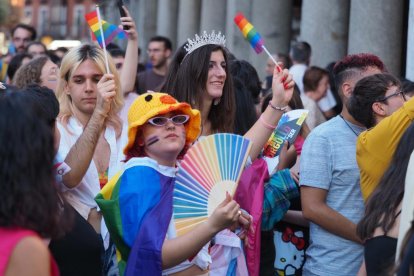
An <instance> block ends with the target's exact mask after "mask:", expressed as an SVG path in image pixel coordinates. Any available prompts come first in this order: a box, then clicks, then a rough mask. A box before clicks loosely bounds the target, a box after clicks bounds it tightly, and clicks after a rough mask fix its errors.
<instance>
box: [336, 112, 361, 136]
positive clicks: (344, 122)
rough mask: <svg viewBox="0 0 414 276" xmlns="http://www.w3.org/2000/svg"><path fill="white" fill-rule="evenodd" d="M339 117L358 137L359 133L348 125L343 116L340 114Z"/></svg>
mask: <svg viewBox="0 0 414 276" xmlns="http://www.w3.org/2000/svg"><path fill="white" fill-rule="evenodd" d="M339 117H341V119H342V120H343V121H344V123H345V124H346V125H347V126H348V127H349V129H350V130H351V131H352V132H353V133H354V134H355V136H356V137H358V133H356V132H355V130H354V129H353V128H352V127H351V126H350V125H349V124H348V122H347V121H346V120H345V119H344V117H342V115H340V114H339Z"/></svg>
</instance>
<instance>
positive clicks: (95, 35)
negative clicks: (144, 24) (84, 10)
mask: <svg viewBox="0 0 414 276" xmlns="http://www.w3.org/2000/svg"><path fill="white" fill-rule="evenodd" d="M85 19H86V21H87V22H88V25H89V27H90V28H91V30H92V39H93V40H94V41H98V43H99V46H101V48H103V47H104V43H105V45H107V44H109V43H111V41H112V40H114V38H119V39H123V38H126V37H127V34H126V32H124V30H122V29H120V28H118V27H117V26H116V25H113V24H110V23H108V22H106V21H105V20H101V24H102V30H103V39H104V41H103V39H102V35H101V29H100V26H99V18H98V12H97V10H94V11H93V12H90V13H88V14H86V15H85Z"/></svg>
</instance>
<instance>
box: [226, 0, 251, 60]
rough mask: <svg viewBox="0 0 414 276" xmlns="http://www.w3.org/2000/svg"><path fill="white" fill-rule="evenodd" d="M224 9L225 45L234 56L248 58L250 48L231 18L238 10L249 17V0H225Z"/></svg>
mask: <svg viewBox="0 0 414 276" xmlns="http://www.w3.org/2000/svg"><path fill="white" fill-rule="evenodd" d="M226 10H227V15H226V46H227V48H228V49H229V50H230V52H232V54H233V55H235V56H236V58H238V59H244V60H249V55H250V51H252V49H251V47H250V45H249V43H248V42H247V41H246V40H245V39H244V38H243V34H242V33H241V32H240V30H239V27H237V25H236V24H235V23H234V20H233V19H234V17H235V16H236V14H237V13H238V12H242V13H243V14H244V16H246V18H250V17H251V0H250V1H249V0H227V9H226ZM249 61H250V60H249Z"/></svg>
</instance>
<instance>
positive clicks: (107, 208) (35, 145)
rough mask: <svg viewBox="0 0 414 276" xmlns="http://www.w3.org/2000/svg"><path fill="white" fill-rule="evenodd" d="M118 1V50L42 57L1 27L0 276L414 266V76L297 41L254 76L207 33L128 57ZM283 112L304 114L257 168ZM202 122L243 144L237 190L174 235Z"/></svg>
mask: <svg viewBox="0 0 414 276" xmlns="http://www.w3.org/2000/svg"><path fill="white" fill-rule="evenodd" d="M124 9H125V13H126V16H125V17H122V18H121V23H122V26H123V27H124V28H125V27H127V28H125V32H127V33H128V41H127V45H126V49H125V50H123V49H121V47H119V46H117V45H116V44H114V43H111V44H110V45H107V47H106V48H107V51H104V50H102V49H101V48H100V47H99V46H98V45H97V44H93V43H83V44H81V45H80V46H77V47H74V48H72V49H64V48H60V49H57V50H55V51H48V50H47V48H46V46H45V45H44V44H42V43H41V42H39V41H37V40H36V30H35V29H34V28H33V27H32V26H30V25H25V24H18V25H17V26H15V28H13V29H12V30H11V41H12V46H11V47H10V51H9V54H8V55H6V56H4V57H3V58H2V64H3V66H2V72H0V73H1V77H2V83H1V85H0V141H1V143H0V156H1V158H0V170H1V174H0V178H1V181H0V189H1V190H2V191H3V200H2V201H0V252H1V253H0V275H59V274H60V275H177V276H179V275H252V276H253V275H264V276H267V275H346V276H348V275H361V276H363V275H393V274H398V275H412V274H413V271H414V235H413V233H414V220H413V217H414V216H413V215H414V210H413V209H412V202H413V197H412V195H411V194H410V193H408V192H407V193H404V191H405V190H407V191H412V189H413V186H414V183H411V182H410V181H409V180H410V177H409V176H410V173H412V172H413V169H414V168H413V166H414V158H413V160H411V156H412V152H413V150H414V140H413V138H412V137H413V132H414V127H413V124H412V122H413V120H414V99H412V96H413V94H414V83H413V82H411V81H409V80H406V79H400V78H398V76H393V75H392V74H390V72H388V71H387V67H386V64H384V63H383V62H382V61H381V59H380V58H379V57H377V56H375V55H374V54H371V53H358V54H352V55H348V56H345V57H343V58H342V59H341V60H338V61H333V63H332V64H329V65H328V66H327V67H326V68H321V67H318V66H311V64H313V63H317V61H313V60H312V48H311V45H309V44H308V43H307V42H304V41H298V42H295V43H293V45H292V47H291V50H290V52H289V53H277V54H274V55H273V57H272V58H269V60H268V62H267V64H266V68H263V70H264V72H266V74H267V76H266V78H265V79H264V80H261V79H260V77H259V75H260V74H259V73H258V71H257V69H256V68H254V67H253V66H252V65H251V64H250V63H249V62H247V61H245V60H242V59H239V58H238V57H236V56H234V55H233V54H232V53H231V49H228V48H226V46H225V37H224V36H223V35H222V34H221V33H215V32H214V31H213V32H212V33H208V34H205V35H203V34H200V35H196V38H198V40H197V39H195V38H194V37H190V38H189V41H191V42H195V43H191V42H188V41H187V42H185V43H184V44H182V45H181V46H179V47H178V48H177V49H176V50H175V51H173V49H172V43H171V41H170V40H169V39H168V38H167V37H163V36H155V37H153V38H151V39H150V40H149V43H148V45H147V51H146V52H147V55H148V65H149V66H143V65H141V64H139V48H138V44H139V43H138V42H139V35H138V34H137V31H136V26H135V21H134V19H133V18H132V17H131V16H130V14H129V11H128V10H127V9H126V8H124ZM200 37H201V41H199V38H200ZM107 59H108V65H109V67H108V69H109V71H107V70H108V69H107V66H106V60H107ZM273 60H277V61H278V64H274V62H273ZM146 67H148V68H146ZM296 109H306V110H308V116H307V118H306V120H305V123H304V124H303V126H302V128H301V130H300V133H299V135H298V136H297V138H296V140H295V142H294V143H284V144H283V146H282V150H281V153H280V154H279V156H278V157H277V158H278V162H276V164H277V165H274V164H275V163H272V162H266V161H265V159H264V158H263V148H264V146H265V145H266V143H267V141H268V139H269V137H270V136H271V135H272V133H273V132H274V131H275V129H276V128H277V125H278V122H279V121H280V120H281V118H282V116H283V115H284V113H286V112H288V111H290V110H296ZM219 133H233V134H237V135H241V136H244V137H245V138H247V139H249V140H250V141H251V142H252V147H251V150H250V153H249V158H248V161H247V164H246V166H245V167H244V171H243V174H242V176H241V179H240V184H239V188H238V189H237V190H236V192H235V194H234V195H230V194H228V193H227V194H226V195H223V197H225V199H224V201H222V202H221V203H220V204H219V205H218V206H217V207H216V208H215V210H214V212H213V213H212V214H211V215H210V216H209V217H208V219H207V220H206V221H205V222H203V223H200V224H199V225H197V226H196V227H195V228H193V229H191V231H189V232H188V233H186V234H184V235H181V236H178V235H177V233H176V229H175V225H174V223H173V219H172V217H173V207H172V205H173V203H172V202H173V189H174V182H175V178H176V174H177V171H178V169H179V167H180V161H181V160H182V159H183V158H184V157H185V155H186V152H187V151H188V150H189V149H190V148H191V147H192V146H193V145H194V144H196V143H197V142H198V141H200V140H202V139H204V137H205V136H209V135H213V134H219ZM410 160H411V162H410ZM195 166H197V164H195ZM411 179H412V178H411ZM118 215H119V216H121V218H117V216H118ZM230 241H232V242H230ZM233 241H235V242H233Z"/></svg>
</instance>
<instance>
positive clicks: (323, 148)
mask: <svg viewBox="0 0 414 276" xmlns="http://www.w3.org/2000/svg"><path fill="white" fill-rule="evenodd" d="M346 123H348V124H346ZM363 130H364V128H361V127H358V126H356V125H353V124H351V123H350V122H345V121H344V120H343V119H342V118H341V117H340V116H336V117H335V118H332V119H331V120H329V121H328V122H325V123H323V124H321V125H320V126H318V127H317V128H315V129H314V130H312V132H311V133H310V135H309V136H308V137H307V139H306V140H305V144H304V145H303V149H302V155H301V158H300V185H306V186H310V187H316V188H320V189H325V190H327V191H328V194H327V197H326V203H327V205H328V206H329V207H331V208H332V209H334V210H336V211H337V212H339V213H340V214H342V215H343V216H345V217H346V218H348V219H349V220H351V221H352V222H354V223H358V221H359V220H360V219H361V217H362V215H363V214H364V202H363V200H362V195H361V190H360V187H359V169H358V165H357V162H356V141H357V134H359V133H360V132H361V131H363ZM362 257H363V247H362V246H361V245H359V244H357V243H354V242H352V241H349V240H347V239H343V238H341V237H339V236H337V235H334V234H332V233H330V232H328V231H326V230H325V229H323V228H321V227H320V226H319V225H317V224H314V223H310V245H309V248H308V249H307V251H306V262H305V266H304V268H303V275H346V276H348V275H356V273H357V272H358V269H359V267H360V266H361V262H362Z"/></svg>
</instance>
